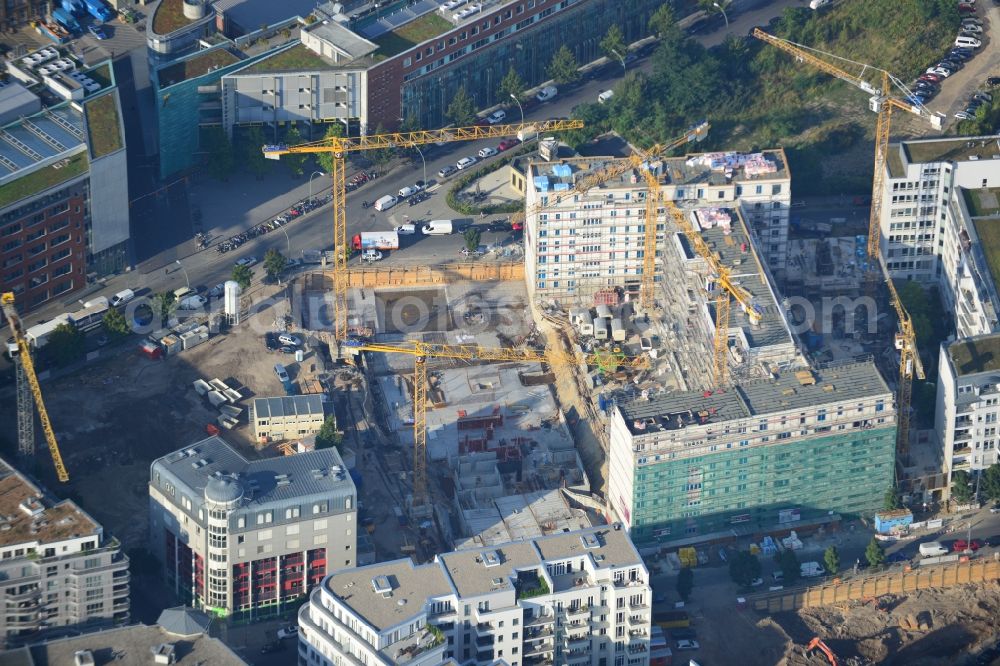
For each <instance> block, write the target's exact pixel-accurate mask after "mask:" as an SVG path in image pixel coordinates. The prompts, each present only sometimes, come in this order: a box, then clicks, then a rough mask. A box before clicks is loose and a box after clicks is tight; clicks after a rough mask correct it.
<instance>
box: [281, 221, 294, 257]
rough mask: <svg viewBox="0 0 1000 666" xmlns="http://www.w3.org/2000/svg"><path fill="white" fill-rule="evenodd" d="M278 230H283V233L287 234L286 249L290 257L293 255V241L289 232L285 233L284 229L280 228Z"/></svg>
mask: <svg viewBox="0 0 1000 666" xmlns="http://www.w3.org/2000/svg"><path fill="white" fill-rule="evenodd" d="M278 228H279V229H281V233H283V234H285V247H286V250H285V251H286V252H287V253H288V254H289V255H290V254H291V253H292V240H291V239H290V238H289V237H288V232H287V231H285V228H284V227H278Z"/></svg>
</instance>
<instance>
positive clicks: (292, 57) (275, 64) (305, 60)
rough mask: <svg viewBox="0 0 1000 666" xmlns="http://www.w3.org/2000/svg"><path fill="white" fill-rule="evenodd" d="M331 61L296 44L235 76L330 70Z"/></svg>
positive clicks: (242, 70) (259, 61)
mask: <svg viewBox="0 0 1000 666" xmlns="http://www.w3.org/2000/svg"><path fill="white" fill-rule="evenodd" d="M334 66H335V64H334V62H333V61H332V60H329V59H328V58H324V57H323V56H321V55H319V54H318V53H316V52H314V51H312V50H310V49H308V48H306V47H305V45H303V44H296V45H295V46H292V47H289V48H287V49H285V50H283V51H279V52H277V53H275V54H274V55H272V56H268V57H266V58H263V59H261V60H258V61H257V62H255V63H254V64H252V65H250V66H249V67H247V68H245V69H241V70H239V71H238V72H236V73H237V74H262V73H265V72H297V71H312V70H322V69H332V68H333V67H334Z"/></svg>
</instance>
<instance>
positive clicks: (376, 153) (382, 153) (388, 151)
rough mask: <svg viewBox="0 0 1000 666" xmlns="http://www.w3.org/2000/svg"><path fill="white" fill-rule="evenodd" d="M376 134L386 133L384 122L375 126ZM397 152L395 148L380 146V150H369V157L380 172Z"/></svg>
mask: <svg viewBox="0 0 1000 666" xmlns="http://www.w3.org/2000/svg"><path fill="white" fill-rule="evenodd" d="M375 134H385V127H383V126H382V123H379V124H378V126H377V127H376V128H375ZM395 154H396V151H395V149H393V148H379V149H378V150H369V151H368V157H370V158H371V160H372V162H374V163H375V169H376V170H378V171H379V172H380V173H381V172H382V170H383V169H384V168H385V166H386V165H387V164H389V162H391V161H392V158H393V156H394V155H395Z"/></svg>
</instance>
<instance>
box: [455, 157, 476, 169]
mask: <svg viewBox="0 0 1000 666" xmlns="http://www.w3.org/2000/svg"><path fill="white" fill-rule="evenodd" d="M477 161H478V160H477V159H476V158H475V157H463V158H462V159H460V160H459V161H457V162H455V168H456V169H458V170H459V171H461V170H462V169H468V168H469V167H470V166H472V165H473V164H475V163H476V162H477Z"/></svg>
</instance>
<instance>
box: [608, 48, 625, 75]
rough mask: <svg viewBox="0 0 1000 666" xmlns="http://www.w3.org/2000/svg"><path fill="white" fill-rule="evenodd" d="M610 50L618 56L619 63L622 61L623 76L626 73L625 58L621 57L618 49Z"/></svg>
mask: <svg viewBox="0 0 1000 666" xmlns="http://www.w3.org/2000/svg"><path fill="white" fill-rule="evenodd" d="M611 52H612V53H614V54H615V55H616V56H618V59H619V60H621V63H622V76H625V75H626V74H628V68H627V67H626V66H625V58H623V57H622V54H621V53H618V51H616V50H615V49H611Z"/></svg>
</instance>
